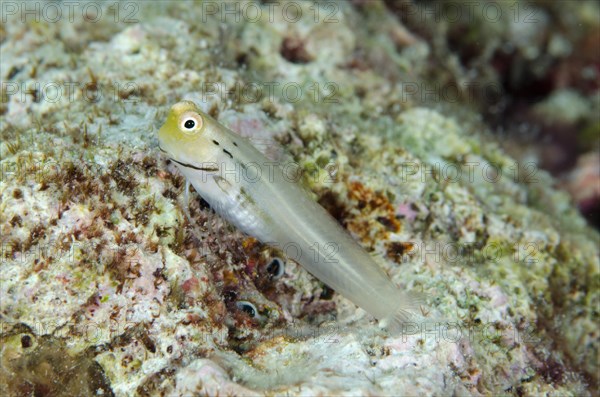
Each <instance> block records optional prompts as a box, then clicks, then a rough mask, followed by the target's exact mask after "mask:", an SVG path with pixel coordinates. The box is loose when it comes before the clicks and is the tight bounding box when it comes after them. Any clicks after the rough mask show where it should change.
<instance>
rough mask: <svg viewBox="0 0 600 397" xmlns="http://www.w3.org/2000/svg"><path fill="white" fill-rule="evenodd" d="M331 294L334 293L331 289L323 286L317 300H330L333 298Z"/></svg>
mask: <svg viewBox="0 0 600 397" xmlns="http://www.w3.org/2000/svg"><path fill="white" fill-rule="evenodd" d="M333 293H334V291H333V290H332V289H331V288H329V287H328V286H326V285H324V286H323V291H322V292H321V295H320V296H319V298H321V299H323V300H331V298H333Z"/></svg>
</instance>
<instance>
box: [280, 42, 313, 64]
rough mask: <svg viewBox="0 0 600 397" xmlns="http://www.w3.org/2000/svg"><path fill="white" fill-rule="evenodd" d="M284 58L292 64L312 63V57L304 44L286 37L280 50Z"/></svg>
mask: <svg viewBox="0 0 600 397" xmlns="http://www.w3.org/2000/svg"><path fill="white" fill-rule="evenodd" d="M279 52H280V54H281V56H282V57H284V58H285V59H286V60H287V61H289V62H292V63H299V64H303V63H308V62H310V61H312V60H313V59H312V57H311V55H310V54H309V53H308V51H306V48H305V47H304V42H303V41H302V40H300V39H298V38H295V37H286V38H285V39H284V40H283V42H282V43H281V49H280V50H279Z"/></svg>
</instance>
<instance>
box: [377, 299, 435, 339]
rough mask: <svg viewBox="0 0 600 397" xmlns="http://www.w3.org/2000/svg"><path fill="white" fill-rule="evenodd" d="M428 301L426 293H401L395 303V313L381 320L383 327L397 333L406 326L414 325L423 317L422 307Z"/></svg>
mask: <svg viewBox="0 0 600 397" xmlns="http://www.w3.org/2000/svg"><path fill="white" fill-rule="evenodd" d="M426 301H427V295H426V294H424V293H418V292H399V293H398V296H397V298H396V300H395V302H394V306H395V309H394V311H393V312H392V313H391V314H390V315H389V316H387V317H385V318H383V319H382V320H381V325H382V326H383V328H385V329H387V330H388V331H390V332H392V333H396V332H397V331H399V330H401V329H402V327H403V326H404V325H405V324H407V323H414V322H416V321H417V320H418V319H419V317H421V316H420V313H421V311H422V310H421V307H422V306H424V305H425V302H426Z"/></svg>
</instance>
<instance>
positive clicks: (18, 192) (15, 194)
mask: <svg viewBox="0 0 600 397" xmlns="http://www.w3.org/2000/svg"><path fill="white" fill-rule="evenodd" d="M13 197H14V198H16V199H17V200H20V199H22V198H23V191H22V190H21V189H19V188H17V189H15V190H13Z"/></svg>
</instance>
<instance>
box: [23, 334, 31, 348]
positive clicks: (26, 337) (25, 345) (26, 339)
mask: <svg viewBox="0 0 600 397" xmlns="http://www.w3.org/2000/svg"><path fill="white" fill-rule="evenodd" d="M31 345H32V341H31V336H29V335H23V336H21V346H22V347H23V348H24V349H27V348H28V347H31Z"/></svg>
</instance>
